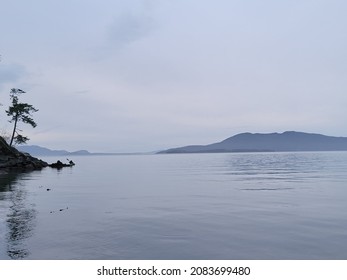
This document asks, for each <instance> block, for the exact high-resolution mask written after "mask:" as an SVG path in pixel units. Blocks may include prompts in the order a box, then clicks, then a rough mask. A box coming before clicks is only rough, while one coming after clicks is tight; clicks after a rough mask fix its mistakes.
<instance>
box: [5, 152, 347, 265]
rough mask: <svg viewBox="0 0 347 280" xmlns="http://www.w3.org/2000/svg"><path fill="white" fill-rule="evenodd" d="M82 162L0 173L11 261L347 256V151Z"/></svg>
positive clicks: (139, 157)
mask: <svg viewBox="0 0 347 280" xmlns="http://www.w3.org/2000/svg"><path fill="white" fill-rule="evenodd" d="M43 159H44V160H46V161H49V162H53V161H56V160H57V158H54V159H53V158H43ZM72 159H73V161H74V162H75V163H76V165H75V166H74V167H71V168H70V167H68V168H63V169H61V170H57V169H51V168H45V169H43V170H41V171H33V172H30V173H21V174H18V173H17V174H16V173H11V174H7V175H0V259H67V260H70V259H82V260H84V259H105V260H106V259H181V260H186V259H271V260H273V259H347V152H300V153H225V154H171V155H119V156H84V157H83V156H80V157H74V158H72ZM61 160H62V161H63V159H61Z"/></svg>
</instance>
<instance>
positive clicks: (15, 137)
mask: <svg viewBox="0 0 347 280" xmlns="http://www.w3.org/2000/svg"><path fill="white" fill-rule="evenodd" d="M22 93H25V91H23V90H21V89H16V88H13V89H11V93H10V98H11V101H12V106H10V107H9V108H8V110H6V113H7V115H8V116H9V117H11V120H10V122H11V123H12V122H13V123H14V125H13V132H12V136H11V140H10V146H12V143H13V141H14V142H15V143H16V144H23V143H26V142H27V141H28V140H29V138H28V137H26V136H23V135H21V134H19V133H18V131H19V129H18V128H17V123H18V122H23V123H25V124H30V125H31V126H32V127H36V123H35V121H34V119H33V118H32V113H34V112H37V111H38V110H37V109H36V108H35V107H33V106H32V105H30V104H28V103H20V102H19V98H18V97H19V95H21V94H22Z"/></svg>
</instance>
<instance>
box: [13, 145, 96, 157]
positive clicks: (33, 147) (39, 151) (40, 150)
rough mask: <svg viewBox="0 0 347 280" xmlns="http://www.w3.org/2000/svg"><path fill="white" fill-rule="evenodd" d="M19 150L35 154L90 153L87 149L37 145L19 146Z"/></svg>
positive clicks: (64, 154)
mask: <svg viewBox="0 0 347 280" xmlns="http://www.w3.org/2000/svg"><path fill="white" fill-rule="evenodd" d="M17 150H19V151H21V152H24V153H28V154H31V155H34V156H69V155H90V154H91V153H90V152H88V151H86V150H79V151H75V152H68V151H66V150H51V149H48V148H45V147H41V146H37V145H22V146H18V147H17Z"/></svg>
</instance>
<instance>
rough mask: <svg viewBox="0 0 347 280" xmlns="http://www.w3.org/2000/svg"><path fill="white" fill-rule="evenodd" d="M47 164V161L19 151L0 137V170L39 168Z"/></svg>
mask: <svg viewBox="0 0 347 280" xmlns="http://www.w3.org/2000/svg"><path fill="white" fill-rule="evenodd" d="M47 166H48V163H47V162H45V161H43V160H40V159H38V158H35V157H33V156H31V155H30V154H27V153H22V152H19V151H18V150H17V149H15V148H13V147H10V146H9V145H8V144H7V143H6V141H5V140H4V139H3V138H2V137H0V172H8V171H30V170H39V169H42V168H44V167H47Z"/></svg>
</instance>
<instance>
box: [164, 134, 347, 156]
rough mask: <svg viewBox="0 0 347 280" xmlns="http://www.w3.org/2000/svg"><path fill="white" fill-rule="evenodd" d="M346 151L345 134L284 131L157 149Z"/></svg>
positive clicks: (192, 150) (168, 152) (207, 151)
mask: <svg viewBox="0 0 347 280" xmlns="http://www.w3.org/2000/svg"><path fill="white" fill-rule="evenodd" d="M297 151H347V137H333V136H326V135H322V134H315V133H305V132H296V131H286V132H283V133H249V132H247V133H241V134H237V135H234V136H232V137H229V138H227V139H225V140H223V141H221V142H218V143H213V144H209V145H191V146H185V147H179V148H172V149H168V150H164V151H160V152H159V154H177V153H235V152H297Z"/></svg>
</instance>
